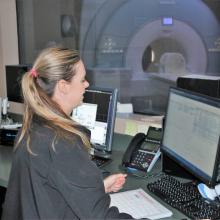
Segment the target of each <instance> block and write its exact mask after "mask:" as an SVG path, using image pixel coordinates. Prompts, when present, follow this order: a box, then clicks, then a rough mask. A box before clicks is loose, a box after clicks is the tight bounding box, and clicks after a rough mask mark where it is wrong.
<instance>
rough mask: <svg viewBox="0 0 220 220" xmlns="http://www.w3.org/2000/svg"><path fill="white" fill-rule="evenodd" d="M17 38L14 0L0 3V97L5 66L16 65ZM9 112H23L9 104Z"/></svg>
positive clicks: (18, 107) (4, 94) (4, 86)
mask: <svg viewBox="0 0 220 220" xmlns="http://www.w3.org/2000/svg"><path fill="white" fill-rule="evenodd" d="M18 63H19V61H18V37H17V22H16V5H15V0H1V1H0V96H2V97H5V96H6V83H5V65H9V64H18ZM9 111H11V112H14V113H16V112H17V113H20V114H22V112H23V106H22V105H21V104H16V103H11V104H10V109H9Z"/></svg>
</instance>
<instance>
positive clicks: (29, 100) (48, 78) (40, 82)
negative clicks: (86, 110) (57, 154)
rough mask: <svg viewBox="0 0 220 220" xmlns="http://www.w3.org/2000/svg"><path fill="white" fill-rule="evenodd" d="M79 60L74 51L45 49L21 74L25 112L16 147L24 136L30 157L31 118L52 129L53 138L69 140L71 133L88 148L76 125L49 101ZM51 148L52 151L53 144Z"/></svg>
mask: <svg viewBox="0 0 220 220" xmlns="http://www.w3.org/2000/svg"><path fill="white" fill-rule="evenodd" d="M79 61H80V57H79V54H78V52H77V51H75V50H71V49H65V48H47V49H45V50H43V51H42V52H41V53H40V54H39V56H38V57H37V59H36V61H35V62H34V65H33V68H32V70H31V71H30V72H27V73H25V74H24V76H23V77H22V81H21V87H22V93H23V98H24V105H25V111H24V118H23V126H22V130H21V134H20V137H19V139H18V142H17V145H16V146H18V144H19V143H20V142H21V141H22V139H23V138H24V136H25V135H27V150H28V151H29V152H30V153H32V154H33V152H32V151H31V147H30V125H31V121H32V118H33V115H38V116H40V117H41V118H43V119H44V121H45V122H46V124H47V126H49V127H51V128H52V129H54V130H55V132H56V136H59V135H61V134H62V136H64V137H66V138H70V137H69V136H70V133H72V134H75V135H77V136H79V137H80V138H81V140H82V142H83V143H84V145H85V146H86V147H89V146H90V143H89V140H88V138H87V136H86V135H85V134H84V133H83V132H81V131H80V130H78V129H77V127H78V126H77V125H78V124H77V123H76V122H74V121H73V120H72V119H71V118H70V116H68V115H67V114H65V112H64V111H63V110H62V109H61V108H60V106H59V105H58V104H57V103H56V102H54V101H53V100H52V99H51V97H52V96H53V93H54V88H55V86H56V84H57V82H58V81H59V80H61V79H64V80H66V81H68V82H70V81H71V79H72V77H73V76H74V75H75V74H76V69H75V68H74V67H75V64H77V63H78V62H79ZM33 73H34V74H33ZM52 147H53V149H54V144H52Z"/></svg>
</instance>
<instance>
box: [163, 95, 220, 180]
mask: <svg viewBox="0 0 220 220" xmlns="http://www.w3.org/2000/svg"><path fill="white" fill-rule="evenodd" d="M219 135H220V108H219V105H218V106H213V105H210V104H206V103H205V102H202V101H199V100H196V99H191V98H187V97H185V96H181V95H179V94H175V93H172V92H171V93H170V98H169V103H168V109H167V117H166V124H165V129H164V137H163V141H162V147H163V148H164V150H165V152H168V154H170V155H171V156H173V158H175V159H177V160H178V161H179V162H180V163H181V164H182V165H183V166H185V167H187V168H188V169H190V170H191V171H192V172H193V173H194V174H197V176H200V177H202V178H205V179H210V178H212V177H213V172H214V168H215V161H216V154H217V151H218V142H219Z"/></svg>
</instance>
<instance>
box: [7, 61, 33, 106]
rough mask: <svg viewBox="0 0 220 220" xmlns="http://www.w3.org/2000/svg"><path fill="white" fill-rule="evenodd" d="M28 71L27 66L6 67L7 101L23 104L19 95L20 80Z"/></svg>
mask: <svg viewBox="0 0 220 220" xmlns="http://www.w3.org/2000/svg"><path fill="white" fill-rule="evenodd" d="M29 69H30V67H29V66H27V65H7V66H5V71H6V90H7V97H8V101H12V102H18V103H23V99H22V95H21V78H22V76H23V74H24V73H25V72H27V71H28V70H29Z"/></svg>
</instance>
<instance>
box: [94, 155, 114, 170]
mask: <svg viewBox="0 0 220 220" xmlns="http://www.w3.org/2000/svg"><path fill="white" fill-rule="evenodd" d="M91 160H92V161H93V162H94V163H95V164H96V166H97V167H103V166H105V165H107V164H109V163H110V162H111V161H112V160H111V159H110V158H103V157H98V156H94V155H92V156H91Z"/></svg>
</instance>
